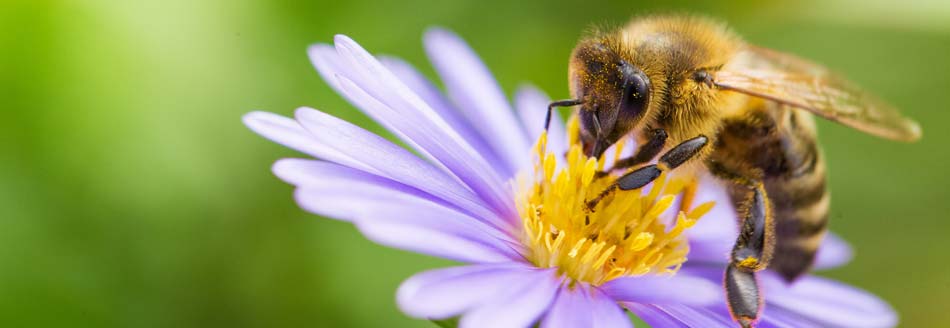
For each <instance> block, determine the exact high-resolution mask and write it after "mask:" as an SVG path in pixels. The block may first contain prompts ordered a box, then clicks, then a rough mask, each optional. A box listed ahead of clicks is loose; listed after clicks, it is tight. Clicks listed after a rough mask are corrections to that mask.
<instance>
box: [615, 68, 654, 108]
mask: <svg viewBox="0 0 950 328" xmlns="http://www.w3.org/2000/svg"><path fill="white" fill-rule="evenodd" d="M622 70H623V78H624V90H623V93H624V95H623V100H622V101H623V104H621V106H620V110H621V113H620V114H621V115H628V116H631V117H636V116H639V115H640V114H641V113H642V112H643V110H644V109H645V108H646V106H647V104H648V102H649V100H650V80H649V78H647V76H646V75H645V74H643V72H641V71H640V70H638V69H636V68H633V67H631V66H629V65H625V66H624V67H623V68H622Z"/></svg>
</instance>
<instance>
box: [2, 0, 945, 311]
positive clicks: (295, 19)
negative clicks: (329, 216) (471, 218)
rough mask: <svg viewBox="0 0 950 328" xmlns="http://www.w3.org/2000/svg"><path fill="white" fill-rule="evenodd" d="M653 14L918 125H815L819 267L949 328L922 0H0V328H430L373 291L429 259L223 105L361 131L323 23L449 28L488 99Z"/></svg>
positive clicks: (363, 39) (931, 71)
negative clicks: (906, 136) (372, 237)
mask: <svg viewBox="0 0 950 328" xmlns="http://www.w3.org/2000/svg"><path fill="white" fill-rule="evenodd" d="M656 10H687V11H691V12H698V13H707V14H709V15H713V16H716V17H720V18H723V19H725V20H727V21H729V22H730V23H731V24H732V25H733V26H734V27H735V29H736V30H737V31H739V32H740V33H741V34H743V35H744V36H745V37H746V38H747V39H748V40H750V41H751V42H754V43H756V44H760V45H764V46H768V47H773V48H777V49H780V50H784V51H789V52H793V53H797V54H800V55H803V56H805V57H809V58H812V59H815V60H817V61H819V62H823V63H826V64H827V65H828V66H830V67H832V68H834V69H836V70H839V71H841V72H844V73H845V74H846V75H848V76H850V77H852V78H853V79H854V80H856V81H857V82H859V83H860V84H862V85H864V86H866V87H867V88H868V89H870V90H872V91H874V92H876V93H878V94H880V95H881V96H883V97H884V98H885V99H888V100H889V101H891V102H893V103H895V104H897V105H899V107H901V108H904V110H905V112H906V113H908V114H909V115H911V116H913V117H915V118H917V119H919V120H920V121H921V122H922V124H923V126H924V139H923V141H922V142H920V143H917V144H913V145H906V144H899V143H892V142H887V141H883V140H879V139H875V138H873V137H869V136H864V135H861V134H860V133H857V132H853V131H850V130H848V129H845V128H842V127H838V126H834V125H831V124H827V123H822V124H821V127H820V128H821V130H822V131H821V132H822V135H823V140H824V146H825V150H826V152H827V154H828V161H829V165H830V170H831V171H830V172H831V173H830V174H831V178H830V179H831V182H830V183H831V188H832V189H833V192H834V200H835V201H834V205H833V207H832V217H833V219H832V223H831V227H832V229H834V230H836V231H837V232H838V233H840V234H841V235H843V236H844V237H845V238H847V239H848V240H849V241H851V242H852V243H853V244H854V246H855V247H856V249H857V258H856V259H855V261H854V262H853V263H851V264H850V265H849V266H847V267H844V268H841V269H837V270H834V271H830V272H824V273H822V274H823V275H827V276H831V277H834V278H839V279H842V280H845V281H847V282H850V283H853V284H854V285H857V286H860V287H862V288H866V289H869V290H871V291H873V292H875V293H877V294H878V295H880V296H882V297H883V298H885V299H887V300H888V301H889V302H891V304H893V305H894V306H895V307H896V308H897V310H898V312H900V314H901V316H902V323H903V325H905V326H911V327H913V326H916V327H920V326H927V327H932V326H937V325H948V324H950V311H947V307H948V305H950V261H948V260H950V256H948V255H947V253H946V251H945V250H946V249H947V248H948V247H950V240H948V238H947V232H948V228H950V222H948V215H947V213H948V212H950V200H947V196H948V195H950V193H948V190H950V186H948V183H950V177H948V174H947V173H946V172H945V171H944V169H945V168H946V167H947V164H946V163H947V162H948V161H950V156H948V155H950V154H948V151H947V150H946V149H947V146H946V144H945V143H947V142H950V132H948V130H947V127H946V126H944V124H950V122H948V117H950V111H948V110H947V108H948V104H950V61H948V55H950V4H947V3H945V2H941V1H929V2H921V3H916V4H912V3H909V2H901V4H899V5H897V4H896V3H895V2H893V1H881V0H876V1H870V2H868V1H857V0H846V1H833V2H826V1H818V0H814V1H787V2H778V3H769V4H763V3H760V2H759V1H744V2H730V3H729V4H714V3H705V2H704V3H686V2H683V1H674V2H670V3H666V4H664V5H663V6H662V7H661V6H658V5H657V4H653V3H641V2H637V1H617V2H606V3H594V2H590V1H584V2H583V3H582V2H557V3H549V2H547V1H517V3H515V2H514V1H494V0H493V1H469V2H451V3H449V2H439V3H436V2H429V1H418V0H403V1H386V2H376V1H331V2H326V3H322V2H311V3H307V4H302V3H291V2H289V1H258V2H239V1H224V0H218V1H190V0H167V1H93V0H89V1H82V0H75V1H66V0H63V1H44V0H24V1H12V2H11V1H9V0H0V50H2V52H0V109H2V116H0V326H4V327H47V326H48V327H67V326H68V327H206V326H221V327H300V326H311V327H432V325H431V323H428V322H424V321H416V320H412V319H410V318H407V317H406V316H404V315H402V314H401V313H400V312H399V311H398V310H397V308H396V307H395V304H394V296H393V295H394V291H395V289H396V287H397V286H398V284H399V283H400V281H402V280H403V279H405V278H407V277H409V276H410V275H411V274H413V273H414V272H418V271H421V270H424V269H427V268H431V267H437V266H442V265H446V264H447V263H446V262H444V261H440V260H435V259H431V258H427V257H424V256H421V255H415V254H410V253H406V252H402V251H397V250H392V249H387V248H384V247H380V246H377V245H375V244H372V243H370V242H369V241H366V240H365V239H363V238H362V237H361V236H360V235H359V234H358V233H357V232H356V230H355V229H353V228H352V227H351V226H349V225H348V224H345V223H341V222H338V221H332V220H326V219H322V218H318V217H316V216H313V215H309V214H306V213H304V212H303V211H301V210H300V209H298V208H297V206H296V205H295V204H294V203H293V201H292V199H291V191H292V188H291V187H290V186H288V185H286V184H284V183H282V182H280V181H278V180H277V179H276V178H275V177H274V176H273V175H272V174H271V173H270V165H271V163H272V162H273V161H274V160H276V159H278V158H280V157H287V156H300V155H299V154H296V153H294V152H292V151H289V150H286V149H284V148H282V147H280V146H278V145H276V144H273V143H271V142H269V141H266V140H264V139H263V138H261V137H259V136H256V135H254V134H253V133H251V132H250V131H249V130H248V129H246V128H245V127H244V126H243V125H242V124H241V121H240V117H241V115H243V114H244V113H246V112H248V111H251V110H256V109H263V110H268V111H273V112H277V113H282V114H285V115H291V113H292V110H293V109H294V108H296V107H297V106H301V105H308V106H313V107H316V108H319V109H322V110H325V111H328V112H330V113H333V114H335V115H338V116H341V117H344V118H346V119H348V120H352V121H356V122H360V123H361V124H364V125H365V124H369V123H368V122H367V119H366V118H365V117H363V116H361V115H360V114H359V113H358V112H357V111H356V110H354V109H353V108H352V107H350V106H349V105H348V104H346V103H345V102H344V101H342V99H341V98H340V97H339V96H337V95H335V94H333V93H332V92H331V91H330V89H329V88H328V87H327V86H326V85H325V84H324V83H323V82H322V81H321V80H320V78H319V76H318V75H317V74H316V73H315V72H314V70H313V69H312V68H311V66H310V63H309V62H308V60H307V57H306V55H305V52H304V49H305V47H306V46H307V45H309V44H311V43H314V42H326V41H328V40H331V38H332V36H333V34H335V33H345V34H348V35H350V36H351V37H353V38H355V39H356V40H357V41H359V42H360V43H362V44H363V45H364V46H365V47H367V48H368V49H370V50H371V51H374V52H382V53H388V54H395V55H398V56H401V57H403V58H406V59H407V60H409V61H410V62H412V63H414V64H416V65H417V66H419V67H422V68H423V69H424V70H425V72H426V73H427V74H429V75H430V76H432V70H431V68H429V66H428V64H427V63H426V60H425V58H424V54H423V51H422V47H421V44H420V37H421V34H422V32H423V31H424V29H425V28H426V27H427V26H431V25H441V26H445V27H448V28H450V29H452V30H455V31H456V32H458V33H459V34H461V35H462V36H463V37H464V38H466V39H467V40H468V41H469V42H470V43H471V44H472V45H473V47H474V48H475V49H476V50H477V51H478V52H479V53H480V54H481V55H482V57H483V58H484V59H485V61H486V62H487V63H488V65H489V66H490V67H491V68H492V70H493V71H494V72H495V74H496V76H497V78H498V79H499V80H500V83H501V84H502V85H503V86H504V88H505V89H506V91H509V92H511V91H512V90H514V88H515V87H516V86H517V85H519V83H522V82H525V81H532V82H535V83H536V84H538V85H539V86H541V87H542V88H543V89H545V90H546V91H548V92H549V93H550V94H551V95H553V96H555V97H563V96H565V95H566V94H567V83H566V61H567V56H568V54H569V52H570V50H571V48H572V46H573V45H574V42H575V41H576V40H577V38H578V37H579V36H580V34H581V31H583V30H584V29H585V28H587V27H589V26H591V25H592V24H595V23H605V22H608V23H614V24H619V23H622V22H624V21H625V20H626V19H627V18H628V17H629V16H630V15H631V14H634V13H644V12H650V11H656ZM369 126H371V127H373V129H374V130H376V131H379V129H378V128H376V126H375V125H369Z"/></svg>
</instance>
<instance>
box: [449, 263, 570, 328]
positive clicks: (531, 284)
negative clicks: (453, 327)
mask: <svg viewBox="0 0 950 328" xmlns="http://www.w3.org/2000/svg"><path fill="white" fill-rule="evenodd" d="M555 274H556V272H555V270H553V269H547V270H535V271H534V272H532V273H531V274H530V275H529V280H528V282H527V283H520V282H519V283H517V284H509V285H507V288H506V290H505V291H504V292H503V294H501V295H497V296H496V297H495V298H493V300H492V302H488V303H485V304H482V305H481V306H478V307H476V308H474V309H472V310H471V311H469V312H467V313H465V315H463V316H462V319H461V320H460V321H459V327H460V328H482V327H493V328H523V327H528V326H530V325H531V324H532V323H534V322H535V321H537V319H538V318H539V317H540V316H541V315H542V314H543V313H544V312H545V310H547V309H548V306H549V305H550V304H551V302H552V301H553V300H554V296H555V293H556V292H557V290H558V288H559V286H560V284H561V283H562V281H561V279H560V278H558V277H556V276H555Z"/></svg>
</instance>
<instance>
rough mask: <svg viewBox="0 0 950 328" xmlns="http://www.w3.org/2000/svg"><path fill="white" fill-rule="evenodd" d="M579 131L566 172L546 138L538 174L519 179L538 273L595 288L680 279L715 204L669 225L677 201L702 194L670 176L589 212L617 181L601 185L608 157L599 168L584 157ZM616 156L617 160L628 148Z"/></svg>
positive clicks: (573, 126) (573, 128) (573, 130)
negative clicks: (643, 279) (697, 226)
mask: <svg viewBox="0 0 950 328" xmlns="http://www.w3.org/2000/svg"><path fill="white" fill-rule="evenodd" d="M577 129H578V127H577V122H576V120H572V121H571V122H570V124H569V126H568V131H569V135H570V136H571V139H572V140H571V141H570V145H571V146H570V150H569V151H568V153H567V157H566V161H565V162H563V163H562V164H561V166H562V168H560V169H558V164H557V159H556V157H555V156H556V155H555V154H554V153H551V152H548V151H547V150H546V143H547V136H546V135H545V134H542V136H541V138H540V139H539V140H538V143H537V145H536V148H535V150H536V155H537V157H538V158H537V160H536V162H535V165H534V170H533V172H524V173H523V174H522V175H519V177H518V184H517V186H518V190H517V191H516V203H517V205H518V212H519V214H520V216H521V218H522V223H523V226H524V229H523V234H522V236H521V238H522V242H523V243H524V245H525V246H526V247H527V248H528V251H529V254H528V259H529V260H530V261H532V262H533V263H534V264H535V265H536V266H538V267H542V268H551V267H556V268H558V270H559V272H560V273H561V274H563V275H565V276H567V277H569V278H571V279H573V280H574V281H581V282H586V283H590V284H593V285H600V284H603V283H604V282H607V281H609V280H611V279H614V278H618V277H624V276H638V275H645V274H675V273H676V271H677V270H679V268H680V266H681V265H682V264H683V263H684V262H686V255H687V253H689V245H688V244H687V241H686V237H685V235H684V234H683V231H685V230H686V229H688V228H689V227H691V226H692V225H693V224H694V223H696V220H697V219H699V217H701V216H702V215H704V214H705V213H706V212H708V211H709V210H710V209H711V208H712V206H713V202H707V203H703V204H700V205H699V206H696V207H695V208H693V209H692V210H690V211H682V210H681V211H678V213H677V215H676V216H675V219H672V220H670V219H667V220H663V219H662V218H661V214H664V213H665V212H667V210H668V209H670V208H671V207H672V206H673V203H674V201H675V200H676V198H677V196H679V195H681V194H684V193H685V192H684V191H685V190H686V189H688V188H689V187H690V186H691V185H692V186H695V183H693V181H694V180H693V179H691V178H669V179H668V177H667V176H666V174H665V173H664V174H663V175H661V176H660V177H659V178H657V179H656V181H654V182H653V183H652V187H651V186H648V187H646V188H649V191H648V192H644V191H640V190H637V191H620V190H618V191H616V192H613V193H611V194H610V195H608V196H606V197H604V198H603V199H602V200H601V201H600V202H599V203H598V204H597V205H596V207H594V208H593V209H588V207H587V200H589V199H591V198H593V197H595V196H597V195H598V194H600V193H601V192H602V191H604V190H605V189H606V188H607V187H608V186H610V184H611V183H613V182H614V181H615V180H616V178H617V175H608V176H604V177H601V178H595V173H596V172H598V171H601V170H603V167H604V157H601V158H600V159H599V160H598V159H596V158H592V157H587V156H585V155H584V154H583V153H582V151H581V148H580V145H579V144H578V142H577V138H576V135H577ZM615 148H616V151H615V152H614V153H615V154H614V157H615V159H616V158H617V157H619V156H620V153H621V151H622V148H623V142H621V143H619V144H618V145H617V146H616V147H615ZM605 156H606V155H605ZM646 188H645V189H646ZM684 198H690V197H684ZM686 202H687V203H688V202H689V201H686ZM681 203H682V202H681ZM664 221H669V222H664Z"/></svg>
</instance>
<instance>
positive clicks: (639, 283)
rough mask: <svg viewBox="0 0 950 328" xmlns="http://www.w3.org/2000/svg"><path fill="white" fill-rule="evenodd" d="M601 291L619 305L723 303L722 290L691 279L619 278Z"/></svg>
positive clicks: (694, 278)
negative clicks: (634, 303) (620, 303)
mask: <svg viewBox="0 0 950 328" xmlns="http://www.w3.org/2000/svg"><path fill="white" fill-rule="evenodd" d="M600 290H601V291H603V292H604V293H605V294H607V295H608V296H610V297H611V298H613V299H614V300H616V301H618V302H636V303H650V304H688V305H707V304H711V303H715V302H717V301H721V299H722V292H721V288H720V287H719V286H718V285H716V284H714V283H711V282H709V281H708V280H705V279H702V278H696V277H690V276H688V275H683V274H677V275H675V276H671V277H666V276H640V277H624V278H617V279H614V280H611V281H608V282H607V283H605V284H603V285H601V286H600Z"/></svg>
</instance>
